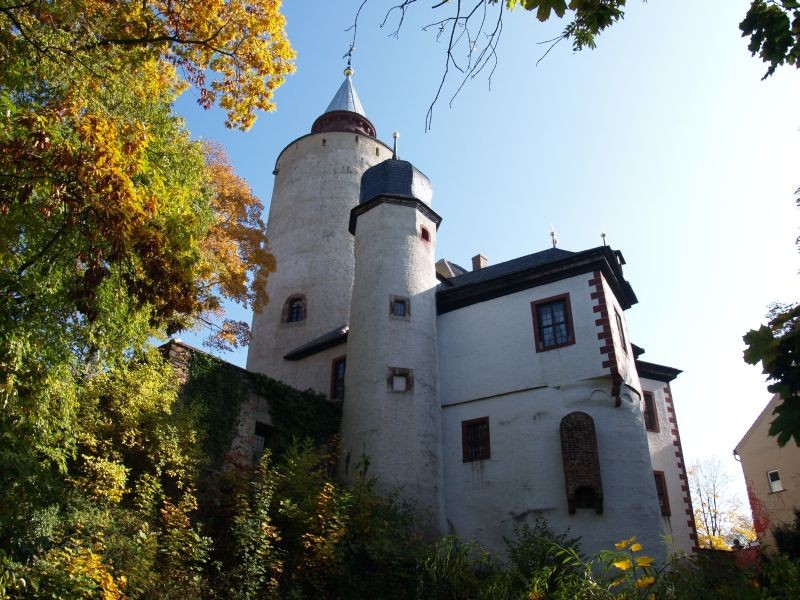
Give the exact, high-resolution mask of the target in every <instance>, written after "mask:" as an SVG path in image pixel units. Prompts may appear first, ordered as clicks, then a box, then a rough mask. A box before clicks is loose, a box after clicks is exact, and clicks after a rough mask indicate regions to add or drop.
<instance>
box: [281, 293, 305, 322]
mask: <svg viewBox="0 0 800 600" xmlns="http://www.w3.org/2000/svg"><path fill="white" fill-rule="evenodd" d="M305 318H306V297H305V296H303V295H295V296H289V299H288V300H286V304H284V305H283V311H282V313H281V320H282V321H283V322H284V323H297V322H299V321H302V320H303V319H305Z"/></svg>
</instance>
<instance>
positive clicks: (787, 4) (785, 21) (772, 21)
mask: <svg viewBox="0 0 800 600" xmlns="http://www.w3.org/2000/svg"><path fill="white" fill-rule="evenodd" d="M739 29H740V30H741V31H742V37H747V36H750V43H749V44H748V45H747V48H748V50H750V53H751V54H752V55H753V56H755V55H756V54H758V56H759V57H760V58H761V60H762V61H764V62H765V63H767V64H768V65H769V67H768V68H767V72H766V73H765V74H764V77H762V79H766V78H767V77H769V76H770V75H772V74H773V73H774V72H775V69H776V68H777V67H778V66H780V65H783V64H788V65H794V66H795V67H798V68H800V2H797V0H780V2H778V1H775V0H753V3H752V4H751V5H750V9H749V10H748V11H747V15H745V18H744V20H743V21H742V22H741V23H740V24H739Z"/></svg>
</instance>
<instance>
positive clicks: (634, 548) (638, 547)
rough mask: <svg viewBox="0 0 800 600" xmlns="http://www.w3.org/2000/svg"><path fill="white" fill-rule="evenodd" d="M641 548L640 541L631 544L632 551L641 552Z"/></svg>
mask: <svg viewBox="0 0 800 600" xmlns="http://www.w3.org/2000/svg"><path fill="white" fill-rule="evenodd" d="M641 549H642V545H641V544H640V543H638V542H637V543H635V544H634V545H633V546H631V552H639V551H640V550H641Z"/></svg>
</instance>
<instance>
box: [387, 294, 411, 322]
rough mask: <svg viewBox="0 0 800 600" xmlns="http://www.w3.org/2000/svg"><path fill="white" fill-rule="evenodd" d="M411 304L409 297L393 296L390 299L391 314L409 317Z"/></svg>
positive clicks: (403, 317)
mask: <svg viewBox="0 0 800 600" xmlns="http://www.w3.org/2000/svg"><path fill="white" fill-rule="evenodd" d="M410 309H411V306H410V304H409V301H408V298H403V297H402V296H392V297H391V299H390V300H389V314H391V315H392V316H393V317H399V318H401V319H407V318H408V317H409V316H410V314H411V310H410Z"/></svg>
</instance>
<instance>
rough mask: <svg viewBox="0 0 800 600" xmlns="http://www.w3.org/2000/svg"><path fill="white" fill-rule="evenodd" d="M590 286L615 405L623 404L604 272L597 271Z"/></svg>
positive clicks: (601, 352)
mask: <svg viewBox="0 0 800 600" xmlns="http://www.w3.org/2000/svg"><path fill="white" fill-rule="evenodd" d="M589 287H590V288H593V289H594V291H593V292H592V294H591V298H592V300H597V304H596V305H595V306H594V307H593V308H592V310H593V311H594V312H596V313H598V318H597V319H595V322H594V324H595V325H596V326H597V327H598V330H599V331H598V333H597V339H599V340H604V343H603V345H602V346H601V347H600V354H602V355H603V357H604V359H605V360H603V363H602V367H603V368H604V369H608V370H609V372H610V373H611V395H612V396H613V397H614V398H615V401H614V406H619V405H620V404H621V402H622V401H621V400H620V396H619V392H620V386H621V385H622V376H621V375H620V373H619V362H618V361H617V353H616V351H615V350H614V339H613V336H612V332H611V321H610V320H609V316H608V315H609V311H608V302H607V301H606V292H605V287H604V286H603V273H602V272H601V271H595V272H594V274H593V277H592V278H591V279H590V280H589Z"/></svg>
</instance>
